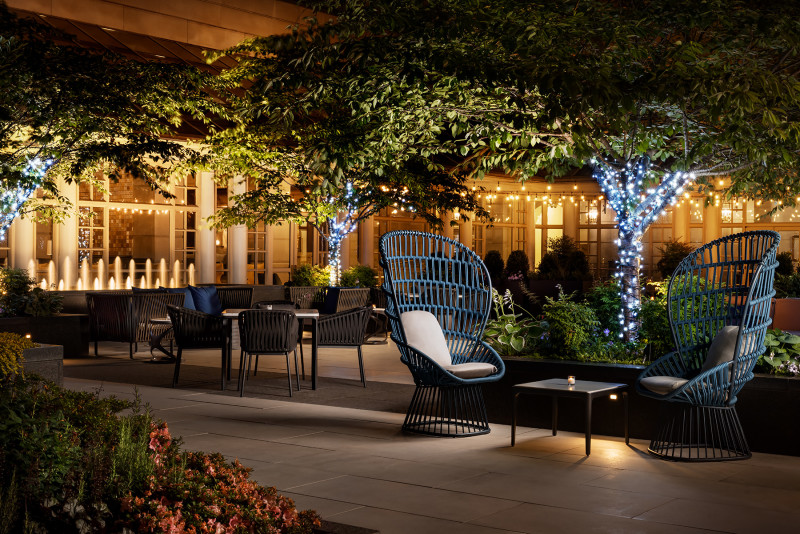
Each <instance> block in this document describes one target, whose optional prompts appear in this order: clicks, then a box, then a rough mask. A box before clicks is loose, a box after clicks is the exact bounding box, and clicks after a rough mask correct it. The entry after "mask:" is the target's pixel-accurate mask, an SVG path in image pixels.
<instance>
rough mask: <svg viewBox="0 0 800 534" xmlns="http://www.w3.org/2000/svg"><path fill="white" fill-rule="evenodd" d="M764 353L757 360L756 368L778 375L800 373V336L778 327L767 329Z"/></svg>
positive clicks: (795, 374)
mask: <svg viewBox="0 0 800 534" xmlns="http://www.w3.org/2000/svg"><path fill="white" fill-rule="evenodd" d="M764 347H766V350H765V351H764V354H762V355H761V356H759V358H758V361H757V362H756V370H757V371H762V372H767V373H771V374H777V375H788V376H797V375H800V336H796V335H794V334H790V333H788V332H783V331H781V330H778V329H770V330H767V334H766V335H765V336H764Z"/></svg>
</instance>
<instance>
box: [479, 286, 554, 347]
mask: <svg viewBox="0 0 800 534" xmlns="http://www.w3.org/2000/svg"><path fill="white" fill-rule="evenodd" d="M492 303H493V304H494V316H495V317H496V318H495V319H491V320H490V321H488V322H487V323H486V330H485V331H484V332H483V338H484V341H486V342H487V343H488V344H489V345H491V346H492V348H493V349H494V350H496V351H497V353H498V354H499V355H501V356H514V355H518V354H522V353H532V352H534V351H535V350H536V347H537V346H538V345H539V344H541V341H542V339H544V337H545V336H546V334H547V323H546V322H544V321H537V320H536V319H535V318H534V317H533V316H532V315H531V314H530V313H529V312H528V311H527V310H525V309H524V308H522V307H520V306H517V305H516V304H514V299H513V298H512V296H511V291H509V290H506V292H505V294H504V295H503V296H502V297H501V296H500V293H498V292H497V290H496V289H494V288H492ZM517 312H520V313H517Z"/></svg>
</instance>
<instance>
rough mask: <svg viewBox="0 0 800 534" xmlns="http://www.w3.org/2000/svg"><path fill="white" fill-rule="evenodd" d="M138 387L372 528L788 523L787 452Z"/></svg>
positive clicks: (275, 482)
mask: <svg viewBox="0 0 800 534" xmlns="http://www.w3.org/2000/svg"><path fill="white" fill-rule="evenodd" d="M365 352H366V354H365V361H366V368H367V380H368V381H371V382H381V381H387V382H401V383H410V382H411V380H410V376H409V375H408V371H407V370H405V368H404V367H403V366H402V364H400V363H399V361H398V353H397V352H396V349H395V348H394V347H393V346H390V345H379V346H371V347H366V351H365ZM101 354H103V355H107V356H108V357H109V358H112V359H113V358H118V359H120V360H127V346H123V345H118V344H101ZM138 357H139V358H144V357H145V354H144V353H142V352H140V353H139V356H138ZM90 362H91V360H68V361H67V366H68V367H73V366H78V367H79V366H81V365H88V364H89V363H90ZM201 362H205V363H207V364H208V365H209V366H212V365H214V364H215V363H216V365H218V363H217V362H218V356H216V355H214V354H213V353H209V354H204V353H201V354H196V355H195V356H193V363H195V364H197V363H201ZM320 362H321V375H322V377H323V379H322V380H321V381H320V386H319V387H320V388H324V387H325V379H324V378H325V377H337V378H346V379H352V380H354V381H355V380H358V367H357V363H356V357H355V353H354V352H352V353H351V352H347V351H339V350H332V351H329V350H327V349H326V350H325V351H323V352H322V353H321V358H320ZM143 365H144V364H143ZM170 368H171V367H170ZM262 368H263V369H264V370H268V369H270V366H269V363H268V362H267V360H262V363H261V365H260V367H259V376H260V375H261V369H262ZM273 370H274V371H276V372H284V373H285V371H284V370H283V369H282V368H281V367H280V366H277V365H276V366H275V367H274V368H273ZM73 371H74V370H70V372H69V373H68V374H70V375H72V376H75V373H74V372H73ZM284 380H285V375H284ZM65 385H66V386H67V387H69V388H72V389H80V390H96V389H97V388H98V387H102V390H103V392H104V393H107V394H114V395H117V396H120V397H128V398H130V397H132V396H133V395H134V388H133V386H131V385H127V384H121V383H111V382H105V383H101V382H98V381H94V380H85V379H80V378H67V379H66V380H65ZM353 387H354V388H360V384H357V385H356V383H355V382H354V386H353ZM368 387H370V386H369V384H368ZM372 387H380V384H373V385H372ZM138 391H139V394H140V395H141V397H142V398H143V400H145V401H146V402H148V403H150V405H151V406H152V408H153V410H154V412H155V415H156V417H159V418H162V419H164V420H166V421H167V422H168V424H169V428H170V431H171V432H172V434H173V435H181V436H182V437H183V438H184V440H185V444H186V447H187V448H191V449H197V450H205V451H209V452H210V451H219V452H222V453H223V454H225V455H226V456H227V457H229V458H231V459H232V458H239V459H240V460H241V461H242V463H243V464H245V465H248V466H250V467H253V468H254V472H253V476H254V477H255V479H256V480H258V481H259V482H260V483H262V484H264V485H269V486H276V487H277V488H278V489H279V490H280V491H281V493H283V494H284V495H287V496H289V497H291V498H293V499H294V500H295V502H296V504H297V505H298V507H300V508H312V509H315V510H317V511H318V512H319V513H320V514H321V515H322V517H323V518H325V519H327V520H329V521H335V522H338V523H346V524H350V525H357V526H362V527H367V528H372V529H375V530H379V531H380V532H382V533H384V534H389V533H404V534H405V533H409V532H413V533H414V534H424V533H450V532H453V533H459V534H462V533H463V534H473V533H475V534H477V533H486V534H489V533H494V534H499V533H508V532H525V533H533V532H637V533H639V532H643V533H651V532H652V533H665V534H666V533H670V534H680V533H689V532H737V533H739V532H741V533H750V532H752V533H759V534H761V533H769V532H798V530H799V529H800V526H798V525H800V520H799V519H798V516H797V510H798V503H800V458H795V457H787V456H775V455H767V454H756V455H754V457H753V458H752V459H750V460H747V461H740V462H724V463H705V464H679V463H671V462H665V461H661V460H657V459H654V458H652V457H650V456H649V455H647V453H646V449H647V444H646V443H645V442H641V441H636V440H632V442H631V446H630V447H628V446H625V444H624V441H623V440H621V439H617V438H607V437H603V436H595V437H594V439H593V443H592V454H591V456H590V457H588V458H587V457H585V456H584V454H583V452H584V451H583V449H584V442H583V436H582V435H580V434H574V433H568V432H559V435H558V436H555V437H554V436H551V435H550V431H549V430H545V429H530V428H521V429H518V434H517V446H516V447H514V448H511V447H510V446H509V439H510V428H509V427H508V426H505V425H492V432H491V433H490V434H488V435H486V436H479V437H474V438H465V439H436V438H426V437H417V436H406V435H404V434H402V433H401V432H400V425H401V424H402V421H403V415H402V414H398V413H388V412H381V411H373V410H370V409H368V408H369V407H368V406H365V407H364V409H356V408H343V407H336V406H321V405H318V404H310V403H308V404H305V403H297V402H291V403H290V402H286V401H285V400H281V399H280V397H279V396H278V395H279V394H276V396H275V397H274V398H248V397H244V398H241V399H240V398H239V397H236V396H225V395H218V394H213V393H209V392H204V391H199V390H193V389H188V388H181V387H179V388H177V389H171V388H157V387H139V388H138ZM284 394H285V390H284ZM298 395H300V396H302V395H303V391H301V392H299V393H295V398H297V396H298Z"/></svg>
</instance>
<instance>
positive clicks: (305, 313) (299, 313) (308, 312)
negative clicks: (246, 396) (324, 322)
mask: <svg viewBox="0 0 800 534" xmlns="http://www.w3.org/2000/svg"><path fill="white" fill-rule="evenodd" d="M243 311H245V309H243V308H242V309H239V308H234V309H230V310H223V312H222V316H223V317H226V318H228V319H229V320H230V321H231V323H233V319H234V318H236V317H238V316H239V313H241V312H243ZM294 314H295V316H296V317H297V318H298V319H311V389H317V359H318V358H317V356H318V354H317V320H318V319H319V311H318V310H314V309H303V308H301V309H299V310H294ZM231 331H232V327H231ZM230 343H231V344H230V345H229V348H232V347H233V345H232V343H233V335H231V336H230ZM228 353H229V354H231V351H230V350H229V351H228ZM231 359H232V358H229V359H228V378H230V371H231Z"/></svg>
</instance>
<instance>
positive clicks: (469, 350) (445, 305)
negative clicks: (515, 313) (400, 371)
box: [379, 231, 505, 437]
mask: <svg viewBox="0 0 800 534" xmlns="http://www.w3.org/2000/svg"><path fill="white" fill-rule="evenodd" d="M379 248H380V262H381V267H383V273H384V283H383V290H384V292H385V293H386V296H387V299H386V300H387V302H386V315H387V317H388V319H389V324H390V326H391V332H392V334H391V337H392V340H393V341H394V342H395V343H396V344H397V347H398V348H399V349H400V359H401V361H402V362H403V363H405V364H406V365H407V366H408V368H409V370H410V371H411V374H412V375H413V376H414V382H415V383H416V386H417V388H416V390H415V392H414V396H413V398H412V400H411V404H410V405H409V407H408V412H407V413H406V418H405V422H404V423H403V429H404V430H405V431H407V432H413V433H420V434H427V435H434V436H452V437H457V436H471V435H477V434H485V433H488V432H489V421H488V417H487V414H486V405H485V402H484V399H483V391H482V390H481V384H483V383H485V382H489V381H495V380H499V379H500V378H501V377H502V376H503V374H504V372H505V366H504V365H503V360H502V359H501V358H500V357H499V356H498V355H497V353H496V352H495V351H494V349H492V348H491V347H490V346H489V345H488V344H486V343H485V342H483V341H482V337H483V330H484V328H485V326H486V321H487V319H488V317H489V312H490V309H491V302H492V284H491V280H490V278H489V273H488V271H487V270H486V266H485V265H484V264H483V261H481V258H480V257H479V256H478V255H477V254H475V252H473V251H472V250H470V249H469V248H467V247H465V246H464V245H462V244H461V243H458V242H457V241H453V240H451V239H447V238H445V237H442V236H438V235H434V234H428V233H422V232H413V231H395V232H388V233H386V234H384V235H383V236H381V239H380V243H379ZM425 312H429V313H430V314H431V315H428V314H427V313H425ZM432 317H433V318H435V321H434V322H438V325H437V324H434V325H433V326H431V325H430V324H428V323H427V322H426V321H430V320H433V319H432ZM412 319H413V320H414V321H412ZM417 319H419V320H420V321H421V323H422V324H421V323H420V322H418V321H417ZM412 325H413V326H412ZM442 334H443V338H444V339H443V340H442V344H441V345H438V346H434V345H426V349H427V353H426V352H425V351H423V350H422V349H421V348H420V347H419V345H422V344H424V341H425V339H426V338H428V337H430V338H431V339H433V338H437V337H439V338H441V337H442ZM445 343H446V345H445V346H444V347H442V345H443V344H445ZM434 351H437V354H434Z"/></svg>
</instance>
